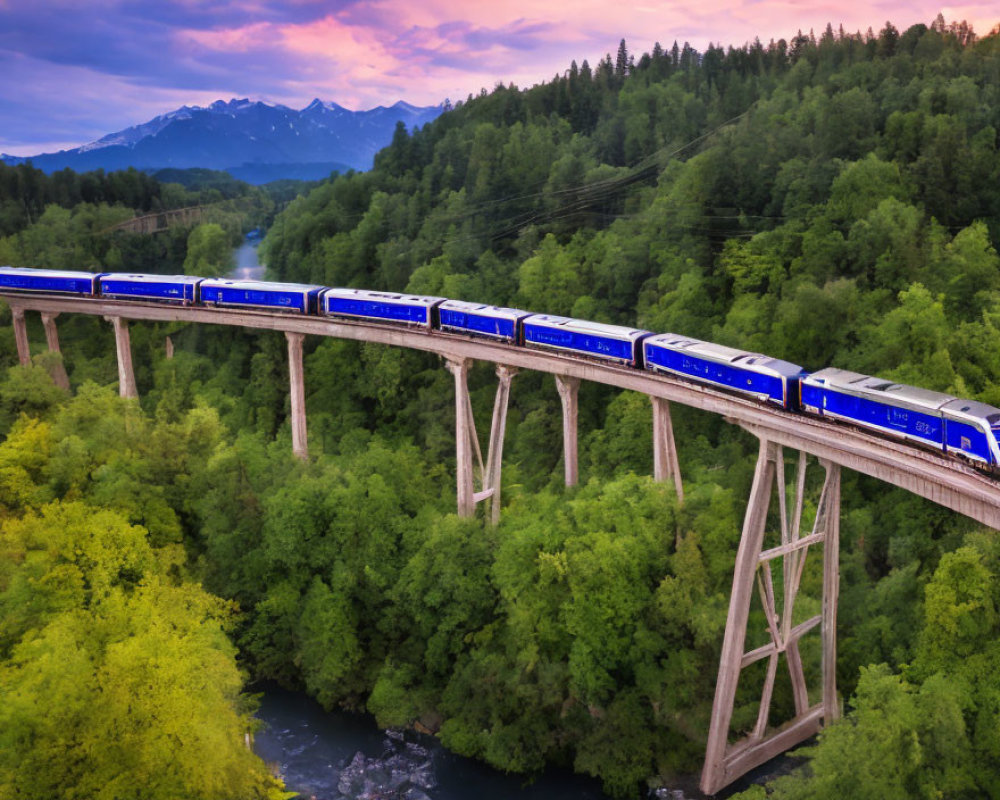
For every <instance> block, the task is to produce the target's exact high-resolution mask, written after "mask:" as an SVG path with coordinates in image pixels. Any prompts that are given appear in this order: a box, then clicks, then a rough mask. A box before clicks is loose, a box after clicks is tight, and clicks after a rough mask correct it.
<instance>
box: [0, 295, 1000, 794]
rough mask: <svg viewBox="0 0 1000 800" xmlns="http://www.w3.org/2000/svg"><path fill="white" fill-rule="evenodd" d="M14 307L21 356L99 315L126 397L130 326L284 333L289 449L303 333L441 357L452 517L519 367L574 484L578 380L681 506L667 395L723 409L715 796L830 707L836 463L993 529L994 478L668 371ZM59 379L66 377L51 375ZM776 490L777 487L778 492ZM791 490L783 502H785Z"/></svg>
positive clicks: (998, 514) (283, 322)
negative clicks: (451, 439) (747, 719)
mask: <svg viewBox="0 0 1000 800" xmlns="http://www.w3.org/2000/svg"><path fill="white" fill-rule="evenodd" d="M0 296H3V297H4V299H6V301H7V302H8V303H9V304H10V307H11V311H12V315H13V320H14V332H15V338H16V341H17V349H18V356H19V358H20V361H21V363H30V360H31V356H30V351H29V342H28V335H27V328H26V325H25V313H26V312H29V311H31V312H39V313H40V314H41V315H42V321H43V323H44V325H45V332H46V340H47V344H48V347H49V349H50V350H54V351H57V352H58V350H59V340H58V335H57V332H56V327H55V318H56V316H57V315H58V314H61V313H78V314H89V315H91V316H102V317H104V318H105V319H106V320H108V321H109V322H111V323H112V324H113V325H114V330H115V342H116V348H117V355H118V376H119V392H120V394H121V395H122V396H125V397H136V396H137V391H136V385H135V377H134V374H133V370H132V354H131V346H130V340H129V330H128V320H143V321H152V322H174V321H179V322H196V323H205V324H213V325H232V326H238V327H245V328H257V329H266V330H275V331H283V332H284V334H285V337H286V339H287V343H288V359H289V375H290V396H291V410H292V416H291V427H292V448H293V450H294V452H295V454H296V455H298V456H299V457H301V458H307V457H308V446H307V428H306V412H305V380H304V371H303V365H302V343H303V339H304V337H305V336H306V335H314V336H329V337H334V338H339V339H353V340H357V341H364V342H375V343H378V344H385V345H393V346H397V347H406V348H411V349H414V350H423V351H427V352H431V353H436V354H438V355H439V356H441V357H442V358H443V359H444V360H445V363H446V366H447V367H448V369H449V370H450V371H451V373H452V374H453V375H454V379H455V416H456V456H457V459H456V461H457V476H456V484H457V503H458V513H459V515H461V516H467V517H468V516H472V515H474V513H475V507H476V505H477V504H478V503H480V502H484V501H486V500H489V501H490V518H491V520H492V521H493V522H494V524H495V523H496V521H497V520H498V518H499V510H500V474H501V461H502V454H503V439H504V429H505V425H506V417H507V402H508V398H509V395H510V387H511V382H512V380H513V378H514V376H515V375H516V374H517V372H518V370H521V369H527V370H536V371H540V372H548V373H551V374H552V375H553V376H554V377H555V380H556V388H557V389H558V392H559V397H560V400H561V402H562V411H563V455H564V463H565V481H566V485H567V486H572V485H574V484H575V483H576V482H577V476H578V470H577V391H578V388H579V384H580V381H581V380H586V381H594V382H596V383H603V384H606V385H609V386H615V387H618V388H621V389H629V390H632V391H637V392H642V393H643V394H646V395H648V396H649V397H650V399H651V401H652V405H653V420H652V424H653V449H654V450H653V454H654V459H653V460H654V477H655V478H656V479H657V480H661V481H665V480H672V481H673V484H674V488H675V490H676V492H677V495H678V498H679V499H681V500H683V484H682V482H681V475H680V469H679V464H678V461H677V452H676V448H675V446H674V435H673V428H672V425H671V420H670V405H669V404H670V402H676V403H681V404H683V405H688V406H694V407H696V408H700V409H703V410H705V411H710V412H712V413H716V414H721V415H722V416H723V417H724V418H725V419H726V420H727V421H728V422H731V423H733V424H735V425H739V426H740V427H742V428H744V429H745V430H747V431H749V432H750V433H752V434H753V435H754V436H756V437H757V439H758V440H759V442H760V451H759V454H758V459H757V467H756V470H755V472H754V480H753V486H752V488H751V491H750V499H749V503H748V506H747V511H746V516H745V518H744V523H743V532H742V537H741V540H740V545H739V549H738V552H737V554H736V565H735V573H734V577H733V588H732V593H731V596H730V604H729V614H728V617H727V620H726V632H725V638H724V641H723V646H722V655H721V658H720V664H719V674H718V680H717V683H716V693H715V702H714V705H713V709H712V718H711V724H710V729H709V735H708V743H707V747H706V754H705V765H704V768H703V771H702V779H701V788H702V790H703V791H705V792H706V793H709V794H712V793H714V792H717V791H718V790H719V789H721V788H723V787H725V786H727V785H728V784H729V783H731V782H732V781H734V780H736V778H738V777H740V776H741V775H743V774H745V773H746V772H748V771H749V770H751V769H753V768H754V767H756V766H758V765H759V764H762V763H764V762H765V761H767V760H769V759H771V758H773V757H774V756H775V755H778V754H779V753H781V752H784V751H785V750H788V749H790V748H792V747H794V746H795V745H797V744H799V743H800V742H802V741H804V740H805V739H807V738H809V737H810V736H812V735H814V734H815V733H816V732H817V731H819V729H820V727H821V725H822V724H823V723H825V722H829V721H831V720H833V719H835V718H836V717H837V716H838V715H839V709H840V704H839V700H838V697H837V686H836V669H835V667H836V663H835V662H836V627H837V626H836V618H837V596H838V591H839V526H840V468H841V467H842V466H843V467H847V468H849V469H853V470H855V471H857V472H861V473H864V474H865V475H870V476H872V477H875V478H878V479H879V480H882V481H884V482H886V483H889V484H892V485H894V486H899V487H901V488H903V489H906V490H907V491H910V492H912V493H914V494H917V495H920V496H921V497H925V498H927V499H929V500H931V501H932V502H934V503H937V504H939V505H942V506H945V507H947V508H950V509H952V510H954V511H957V512H958V513H960V514H964V515H966V516H968V517H971V518H972V519H974V520H976V521H978V522H980V523H982V524H984V525H987V526H989V527H991V528H993V529H995V530H1000V486H998V484H997V483H996V482H995V481H994V480H992V479H991V478H989V477H987V476H985V475H983V474H981V473H979V472H977V471H976V470H974V469H972V468H971V467H968V466H966V465H965V464H963V463H960V462H958V461H955V460H953V459H951V458H949V457H947V456H945V455H943V454H940V453H936V452H932V451H929V450H921V449H917V448H914V447H911V446H908V445H906V444H903V443H902V442H896V441H892V440H889V439H884V438H881V437H879V436H876V435H874V434H871V433H867V432H865V431H863V430H860V429H857V428H853V427H848V426H838V425H832V424H831V423H829V422H826V421H820V420H818V419H814V418H810V417H805V416H798V415H793V414H788V413H787V412H784V411H780V410H778V409H775V408H771V407H768V406H765V405H762V404H760V403H756V402H753V401H752V400H748V399H744V398H742V397H737V396H734V395H731V394H727V393H725V392H722V391H718V390H715V389H711V388H707V387H704V386H697V385H694V384H691V383H687V382H685V381H682V380H678V379H675V378H671V377H669V376H667V375H662V374H655V375H654V374H652V373H646V372H642V371H639V370H635V369H631V368H628V367H622V366H617V365H613V364H601V363H597V362H593V361H588V360H586V359H583V358H579V357H574V356H571V355H563V354H559V353H548V352H541V351H537V350H528V349H524V348H517V347H512V346H510V345H505V344H502V343H498V342H493V341H489V340H484V339H474V338H465V337H461V336H456V335H454V334H442V333H440V332H436V331H425V330H417V329H408V328H399V327H393V326H391V325H385V324H380V323H375V322H367V321H348V320H341V319H331V318H326V317H303V316H295V315H284V314H280V313H266V312H256V311H244V310H238V311H237V310H231V309H222V308H207V307H197V306H173V305H164V304H156V303H146V302H136V301H120V300H108V299H100V298H94V299H81V298H72V297H65V298H62V297H60V298H54V297H50V296H45V297H41V296H31V295H20V294H19V295H0ZM473 361H485V362H489V363H492V364H495V365H497V367H496V371H497V376H498V379H499V385H498V389H497V395H496V402H495V405H494V410H493V419H492V425H491V430H490V439H489V450H488V452H487V461H486V464H485V465H484V464H483V461H482V454H481V452H480V449H479V439H478V437H477V436H476V432H475V421H474V419H473V414H472V404H471V401H470V398H469V390H468V382H467V378H468V370H469V367H470V366H471V364H472V362H473ZM57 378H58V380H59V381H60V382H61V383H63V384H64V385H66V386H68V381H66V379H65V373H62V374H61V375H59V376H57ZM786 447H788V448H792V449H793V450H798V451H799V457H798V459H797V467H796V469H795V479H794V481H793V482H792V483H790V484H789V483H788V482H786V478H785V458H784V451H783V448H786ZM808 455H812V456H814V457H816V458H817V459H818V460H819V464H820V465H821V466H822V467H823V469H824V472H825V477H824V483H823V489H822V492H821V495H820V501H819V504H818V510H817V513H816V517H815V519H814V521H813V525H812V527H811V529H810V530H809V531H808V532H806V531H804V530H803V529H802V517H803V513H802V512H803V505H804V495H805V483H806V473H807V470H808V468H809V462H808ZM474 460H475V461H476V462H477V465H478V467H479V470H478V471H479V475H480V478H479V483H480V487H479V491H476V489H475V485H474ZM775 489H776V490H777V491H774V490H775ZM789 490H791V495H792V498H791V502H790V503H789V497H788V495H789ZM772 494H774V495H776V496H777V500H778V509H779V515H778V516H779V518H780V524H779V530H777V531H775V532H774V536H773V537H772V538H773V539H774V541H775V542H776V543H775V544H774V545H773V546H770V547H767V548H765V547H764V544H765V528H766V527H767V518H768V511H769V508H770V504H771V497H772ZM818 544H822V545H823V547H822V557H823V595H822V610H821V613H820V614H817V615H815V616H813V617H811V618H809V619H806V620H803V621H801V622H799V623H798V624H796V625H793V624H792V619H793V612H794V610H795V600H796V596H797V594H798V588H799V583H800V581H801V578H802V574H803V569H804V564H805V558H806V553H807V550H808V548H809V547H810V546H812V545H818ZM778 559H780V560H781V570H782V573H781V578H782V580H781V583H780V587H782V592H781V596H780V597H779V596H778V594H777V593H776V592H775V580H774V577H773V573H772V569H771V565H772V563H774V562H776V561H777V560H778ZM755 581H756V584H757V588H758V591H759V594H760V599H761V603H762V605H763V608H764V612H765V617H766V619H767V633H768V636H769V639H770V641H769V642H768V643H767V644H765V645H763V646H761V647H758V648H756V649H753V650H750V651H749V652H747V651H745V644H746V628H747V620H748V616H749V609H750V601H751V597H752V594H753V588H754V583H755ZM816 627H818V628H819V629H820V635H821V637H822V664H821V675H822V677H821V684H822V685H821V686H820V687H819V690H818V691H817V693H816V694H817V695H818V696H819V698H820V699H819V700H818V701H817V702H815V703H811V701H810V697H809V693H808V687H807V686H806V681H805V674H804V669H803V665H802V660H801V657H800V655H799V639H800V638H801V637H802V636H803V635H804V634H805V633H807V632H808V631H810V630H812V629H813V628H816ZM782 655H784V657H785V662H786V664H787V668H788V670H789V676H790V680H791V685H792V694H793V698H794V703H795V716H794V717H793V718H792V719H791V720H788V721H786V722H785V723H784V724H782V725H780V726H777V727H775V726H773V725H771V724H770V708H771V698H772V693H773V689H774V684H775V678H776V673H777V667H778V662H779V659H780V657H781V656H782ZM763 659H767V661H768V663H767V671H766V677H765V680H764V687H763V691H762V694H761V701H760V706H759V713H758V717H757V721H756V724H755V725H754V728H753V730H752V731H751V733H750V734H749V735H748V736H746V737H744V738H743V739H741V740H739V741H736V742H731V741H730V739H731V735H730V724H731V721H732V715H733V708H734V703H735V697H736V688H737V683H738V681H739V678H740V673H741V672H742V670H743V669H744V668H745V667H747V666H749V665H750V664H753V663H755V662H757V661H760V660H763Z"/></svg>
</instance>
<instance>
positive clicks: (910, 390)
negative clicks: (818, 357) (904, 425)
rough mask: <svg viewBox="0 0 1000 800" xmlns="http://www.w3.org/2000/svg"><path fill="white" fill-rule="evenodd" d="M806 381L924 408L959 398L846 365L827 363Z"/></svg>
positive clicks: (938, 406)
mask: <svg viewBox="0 0 1000 800" xmlns="http://www.w3.org/2000/svg"><path fill="white" fill-rule="evenodd" d="M806 381H807V382H809V383H815V382H822V383H825V384H826V385H828V386H830V387H831V388H833V389H837V390H838V391H843V392H847V393H849V394H855V395H861V396H868V397H872V396H876V397H878V396H880V397H881V398H882V399H883V400H887V401H889V402H894V403H902V404H905V405H908V406H910V407H916V408H920V409H923V410H929V411H938V410H940V409H941V408H943V407H944V406H945V405H947V404H948V403H950V402H952V401H954V400H956V399H958V398H956V397H955V396H954V395H951V394H945V393H944V392H935V391H932V390H931V389H922V388H920V387H919V386H908V385H907V384H905V383H896V382H895V381H890V380H887V379H886V378H877V377H875V376H873V375H864V374H862V373H860V372H851V371H850V370H846V369H838V368H836V367H827V368H826V369H821V370H819V371H818V372H814V373H812V374H811V375H810V376H809V377H808V378H806Z"/></svg>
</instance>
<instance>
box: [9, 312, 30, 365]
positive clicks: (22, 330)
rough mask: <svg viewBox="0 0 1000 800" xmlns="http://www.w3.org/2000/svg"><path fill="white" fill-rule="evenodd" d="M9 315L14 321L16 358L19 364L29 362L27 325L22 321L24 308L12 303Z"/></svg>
mask: <svg viewBox="0 0 1000 800" xmlns="http://www.w3.org/2000/svg"><path fill="white" fill-rule="evenodd" d="M10 316H11V319H13V321H14V342H15V343H16V344H17V360H18V361H19V362H20V364H21V366H24V365H25V364H30V363H31V348H30V346H29V345H28V325H27V323H26V322H25V321H24V309H23V308H20V307H18V306H14V305H12V306H11V307H10Z"/></svg>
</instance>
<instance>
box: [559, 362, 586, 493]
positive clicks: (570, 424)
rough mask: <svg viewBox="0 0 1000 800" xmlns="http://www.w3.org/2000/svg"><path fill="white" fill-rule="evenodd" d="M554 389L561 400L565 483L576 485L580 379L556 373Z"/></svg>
mask: <svg viewBox="0 0 1000 800" xmlns="http://www.w3.org/2000/svg"><path fill="white" fill-rule="evenodd" d="M555 379H556V389H557V390H558V391H559V399H560V400H561V401H562V411H563V461H564V462H565V464H566V485H567V486H576V484H577V481H578V480H579V477H580V473H579V469H578V459H577V432H576V423H577V417H578V405H577V396H578V394H579V389H580V379H579V378H571V377H569V376H567V375H556V376H555Z"/></svg>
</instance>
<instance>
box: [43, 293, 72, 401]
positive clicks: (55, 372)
mask: <svg viewBox="0 0 1000 800" xmlns="http://www.w3.org/2000/svg"><path fill="white" fill-rule="evenodd" d="M58 316H59V315H58V314H52V313H50V312H47V311H43V312H42V325H44V326H45V342H46V344H47V345H48V348H49V351H50V352H53V353H59V356H60V358H59V361H57V362H55V363H54V364H53V365H52V366H51V367H50V368H49V369H50V374H51V375H52V382H53V383H55V385H56V386H58V387H59V388H60V389H66V390H69V376H68V375H67V374H66V365H65V364H63V362H62V351H61V350H60V349H59V331H58V330H56V317H58Z"/></svg>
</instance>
